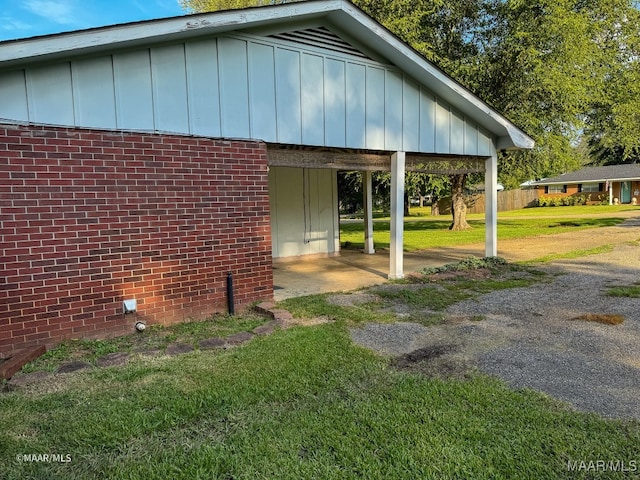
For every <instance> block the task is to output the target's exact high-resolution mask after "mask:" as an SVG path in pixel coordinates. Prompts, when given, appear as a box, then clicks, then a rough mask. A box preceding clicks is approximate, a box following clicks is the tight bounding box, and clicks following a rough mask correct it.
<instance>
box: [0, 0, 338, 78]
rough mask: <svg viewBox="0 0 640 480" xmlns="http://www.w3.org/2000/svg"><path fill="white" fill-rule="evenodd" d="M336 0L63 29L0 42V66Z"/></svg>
mask: <svg viewBox="0 0 640 480" xmlns="http://www.w3.org/2000/svg"><path fill="white" fill-rule="evenodd" d="M341 3H342V0H331V1H327V2H314V1H311V2H296V3H291V4H287V5H282V6H267V7H255V8H248V9H244V10H241V11H238V10H227V11H223V12H213V13H204V14H199V15H188V16H183V17H173V18H167V19H163V20H160V21H159V20H149V21H143V22H136V23H128V24H124V25H114V26H109V27H99V28H95V29H88V30H80V31H75V32H69V33H62V34H55V35H47V36H41V37H33V38H27V39H24V40H10V41H7V42H0V67H3V66H10V65H13V64H17V63H20V64H24V63H25V62H28V61H32V62H35V61H38V60H40V59H47V60H49V59H56V58H60V57H67V58H68V56H69V51H70V50H73V52H74V55H84V54H88V53H93V52H100V51H107V50H112V49H114V48H127V47H132V46H137V45H143V44H148V43H150V42H154V41H162V42H167V41H173V40H182V39H187V38H190V37H195V36H202V35H207V34H208V33H211V34H212V35H213V34H219V33H224V32H228V31H230V30H237V29H239V28H242V27H243V26H249V27H258V26H266V25H269V24H272V23H276V22H280V21H282V20H283V19H286V18H290V17H296V18H297V19H299V20H304V19H311V18H314V17H322V16H324V15H326V14H327V12H330V11H334V10H336V9H339V8H340V6H341Z"/></svg>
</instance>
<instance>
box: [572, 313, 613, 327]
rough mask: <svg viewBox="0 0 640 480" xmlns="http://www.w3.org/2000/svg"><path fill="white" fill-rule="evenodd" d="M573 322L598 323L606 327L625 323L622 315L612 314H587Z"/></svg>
mask: <svg viewBox="0 0 640 480" xmlns="http://www.w3.org/2000/svg"><path fill="white" fill-rule="evenodd" d="M571 320H582V321H584V322H597V323H603V324H605V325H620V324H621V323H622V322H624V317H623V316H622V315H614V314H610V313H586V314H584V315H580V316H578V317H575V318H572V319H571Z"/></svg>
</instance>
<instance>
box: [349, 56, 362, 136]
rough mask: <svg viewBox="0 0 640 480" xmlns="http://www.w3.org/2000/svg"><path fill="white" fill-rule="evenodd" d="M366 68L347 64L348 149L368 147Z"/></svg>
mask: <svg viewBox="0 0 640 480" xmlns="http://www.w3.org/2000/svg"><path fill="white" fill-rule="evenodd" d="M366 71H367V70H366V67H365V66H364V65H357V64H353V63H347V70H346V72H347V78H346V88H347V118H346V124H347V125H346V136H347V147H351V148H365V147H366V145H367V139H366V137H367V135H366V130H367V119H366V111H367V108H366V104H367V97H366V92H365V89H364V85H365V83H366Z"/></svg>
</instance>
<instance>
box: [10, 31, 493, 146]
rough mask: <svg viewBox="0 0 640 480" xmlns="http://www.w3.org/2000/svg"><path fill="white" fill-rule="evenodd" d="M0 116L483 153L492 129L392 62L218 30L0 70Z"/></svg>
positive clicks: (287, 141) (293, 141) (299, 141)
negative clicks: (204, 35) (218, 32)
mask: <svg viewBox="0 0 640 480" xmlns="http://www.w3.org/2000/svg"><path fill="white" fill-rule="evenodd" d="M0 118H7V119H15V120H17V121H32V122H36V123H49V124H58V125H77V126H84V127H98V128H114V129H132V130H148V131H154V130H155V131H167V132H176V133H186V134H195V135H205V136H212V137H236V138H257V139H262V140H264V141H267V142H274V143H284V144H303V145H311V146H329V147H341V148H344V147H347V148H362V149H372V150H391V151H397V150H402V151H408V152H424V153H439V154H465V155H482V156H488V155H491V152H492V150H491V149H492V138H491V135H489V134H488V133H486V132H483V131H482V130H481V129H480V128H479V126H478V125H476V124H475V123H474V122H472V121H470V120H469V119H467V118H465V117H464V115H462V114H460V113H458V112H456V111H454V110H453V109H452V108H451V107H450V106H449V105H448V104H446V103H445V102H443V101H442V100H441V99H439V98H437V97H436V96H435V95H433V94H432V93H431V92H430V91H429V88H428V85H420V84H419V83H418V82H416V80H414V79H411V78H409V77H407V76H405V75H403V73H402V72H400V71H398V70H397V69H395V68H393V67H390V66H388V65H383V64H380V63H377V62H374V61H372V60H368V59H365V58H358V57H354V56H350V55H349V54H348V53H338V52H335V51H331V50H323V49H322V48H321V47H316V48H313V49H311V50H308V49H307V47H304V46H302V45H294V44H291V43H285V42H284V41H282V40H276V39H271V38H268V37H253V36H225V37H219V38H210V39H205V40H196V41H188V42H185V43H179V44H174V45H166V46H161V47H153V48H150V49H143V50H139V51H130V52H124V53H113V54H111V55H103V56H100V57H96V58H88V59H79V60H74V61H72V62H62V63H60V64H54V65H47V66H42V67H38V68H27V69H25V70H20V71H10V72H4V73H0Z"/></svg>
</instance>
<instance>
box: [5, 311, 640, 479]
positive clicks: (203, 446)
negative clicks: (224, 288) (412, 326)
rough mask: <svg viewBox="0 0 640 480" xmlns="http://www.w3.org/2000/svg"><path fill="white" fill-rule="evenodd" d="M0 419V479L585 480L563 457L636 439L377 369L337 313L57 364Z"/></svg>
mask: <svg viewBox="0 0 640 480" xmlns="http://www.w3.org/2000/svg"><path fill="white" fill-rule="evenodd" d="M0 416H1V417H2V419H3V422H2V423H3V425H2V426H3V435H2V436H1V437H0V452H1V453H0V455H1V456H2V478H4V479H7V480H13V479H23V478H75V479H94V478H129V479H138V478H140V479H164V478H174V479H198V478H207V479H208V478H213V479H215V478H220V479H223V478H238V479H249V478H278V479H300V478H319V479H333V478H335V479H359V478H370V479H389V478H398V479H404V478H425V479H431V478H433V479H436V478H474V479H490V478H491V479H496V478H497V479H500V478H503V479H506V478H545V479H556V478H558V479H561V478H591V477H590V476H589V475H591V474H590V473H585V472H568V467H567V465H568V464H569V462H580V461H585V462H589V461H595V460H599V459H621V460H626V461H629V460H633V459H635V458H637V453H638V450H637V446H638V444H639V442H640V426H639V425H638V424H637V423H634V422H621V421H612V420H605V419H602V418H600V417H598V416H596V415H593V414H582V413H576V412H574V411H572V410H571V409H569V408H567V407H566V406H565V405H564V404H561V403H559V402H557V401H554V400H551V399H549V398H548V397H547V396H545V395H542V394H538V393H535V392H532V391H529V390H512V389H509V388H507V387H506V386H505V385H504V384H503V383H501V382H499V381H496V380H493V379H491V378H489V377H486V376H481V375H475V376H472V377H471V378H470V379H467V380H446V381H445V380H439V379H429V378H426V377H424V376H421V375H419V374H416V373H411V372H406V371H399V370H396V369H394V368H391V367H390V364H389V361H388V360H387V359H384V358H381V357H378V356H376V355H374V354H372V353H370V352H369V351H367V350H365V349H362V348H359V347H356V346H354V344H353V343H352V342H351V340H350V338H349V333H348V329H347V327H346V324H345V323H344V322H336V323H333V324H326V325H321V326H316V327H307V328H300V327H298V328H293V329H290V330H287V331H279V332H276V333H275V334H272V335H270V336H268V337H260V338H256V339H254V340H253V341H251V342H250V343H248V344H247V345H245V346H242V347H239V348H235V349H232V350H227V351H218V352H213V351H208V352H194V353H191V354H186V355H181V356H179V357H171V358H169V357H157V358H143V359H139V360H137V361H132V362H130V363H129V364H128V365H126V366H122V367H112V368H105V369H94V370H91V371H83V372H78V373H75V374H70V375H68V376H66V377H65V379H64V380H62V381H59V382H58V383H56V384H48V383H47V382H43V383H41V384H40V385H38V386H36V387H33V388H32V389H27V390H23V391H14V392H10V393H4V394H2V395H0ZM28 453H34V454H42V453H57V454H60V455H67V454H68V455H70V457H71V461H70V462H68V463H58V462H22V463H20V462H17V461H16V460H15V459H16V455H19V454H28ZM600 473H602V472H599V474H598V478H620V476H619V475H620V474H619V473H616V472H613V473H607V472H604V473H602V475H600Z"/></svg>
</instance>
